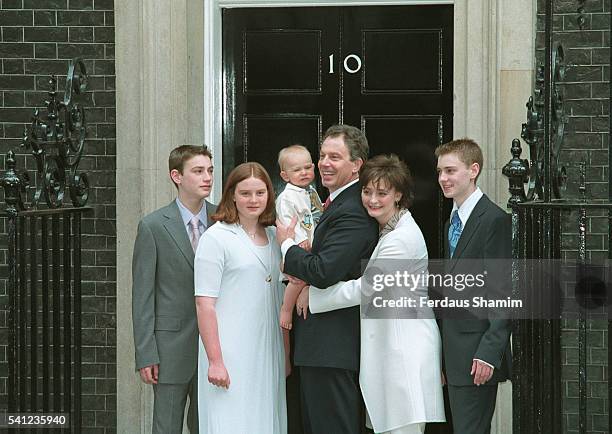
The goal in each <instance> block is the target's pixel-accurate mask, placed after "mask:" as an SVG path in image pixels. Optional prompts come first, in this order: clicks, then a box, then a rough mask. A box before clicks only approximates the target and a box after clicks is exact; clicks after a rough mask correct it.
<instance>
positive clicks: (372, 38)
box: [223, 5, 453, 434]
mask: <svg viewBox="0 0 612 434" xmlns="http://www.w3.org/2000/svg"><path fill="white" fill-rule="evenodd" d="M223 82H224V95H223V101H224V106H223V178H224V179H225V178H226V176H227V174H228V173H229V171H231V169H233V168H234V167H235V166H236V165H238V164H240V163H243V162H245V161H257V162H259V163H261V164H262V165H263V166H264V167H265V168H266V169H267V170H268V172H269V173H270V176H271V177H272V181H273V183H274V185H275V188H276V189H277V191H276V193H277V194H278V193H279V192H280V191H281V190H282V188H283V182H282V180H281V179H280V176H279V168H278V165H277V162H276V159H277V154H278V151H279V150H280V149H281V148H283V147H285V146H288V145H291V144H296V143H299V144H302V145H304V146H306V147H307V148H308V149H309V150H310V152H311V154H312V157H313V161H315V162H316V160H317V159H318V146H319V143H320V138H321V135H322V133H323V132H324V131H325V129H326V128H327V127H329V126H330V125H332V124H336V123H346V124H350V125H354V126H357V127H360V128H361V129H362V130H363V131H364V132H365V133H366V136H367V137H368V141H369V143H370V155H371V156H373V155H377V154H381V153H389V152H393V153H396V154H397V155H399V156H400V158H402V159H403V160H404V161H406V163H407V164H408V166H409V167H410V169H411V171H412V173H413V175H414V178H415V184H416V191H415V202H414V205H413V207H412V209H411V211H412V213H413V215H414V216H415V219H416V221H417V223H418V224H419V226H420V227H421V229H422V231H423V234H424V236H425V239H426V241H427V247H428V251H429V256H430V257H431V258H439V257H441V256H442V252H443V251H442V240H443V238H442V236H443V235H442V227H443V222H444V220H445V219H446V218H448V215H449V213H450V204H449V203H448V202H447V201H444V200H443V197H442V195H441V194H440V191H439V187H438V184H437V179H436V170H435V167H436V161H435V157H434V154H433V151H434V149H435V147H436V146H437V145H438V144H440V143H443V142H445V141H449V140H451V139H452V135H453V134H452V133H453V131H452V121H453V112H452V108H453V8H452V6H451V5H437V6H380V7H378V6H377V7H319V8H252V9H225V10H224V11H223ZM317 182H320V181H319V180H318V177H317ZM318 187H319V194H320V195H321V197H322V198H323V199H325V198H326V197H327V195H328V192H327V191H326V190H325V189H324V188H322V187H321V185H320V184H319V185H318ZM292 377H293V378H292ZM290 380H291V381H290V382H289V384H290V387H289V389H290V390H289V392H288V398H289V400H290V401H293V402H290V408H289V412H290V432H291V433H292V434H294V433H298V432H300V430H299V425H300V424H299V419H298V420H296V418H299V416H298V415H297V414H296V413H295V412H296V411H297V409H296V407H295V406H294V405H293V404H295V401H296V399H295V398H296V397H295V393H296V391H295V389H293V387H292V386H291V383H293V381H295V376H294V375H292V376H291V377H290ZM431 428H434V426H432V427H431ZM439 428H441V427H439ZM442 431H443V430H442V429H440V431H439V432H442ZM428 432H433V431H430V429H429V427H428Z"/></svg>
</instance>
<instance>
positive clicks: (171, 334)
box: [132, 201, 216, 383]
mask: <svg viewBox="0 0 612 434" xmlns="http://www.w3.org/2000/svg"><path fill="white" fill-rule="evenodd" d="M215 210H216V207H215V206H214V205H212V204H210V203H208V202H206V212H207V215H208V227H210V225H212V224H213V223H214V222H213V221H212V220H210V216H211V215H212V214H213V213H214V212H215ZM193 258H194V252H193V249H192V247H191V243H190V242H189V237H188V235H187V230H186V229H185V225H184V224H183V220H182V218H181V213H180V211H179V208H178V205H177V204H176V202H175V201H172V202H171V203H170V204H169V205H167V206H165V207H163V208H160V209H158V210H157V211H154V212H152V213H151V214H149V215H147V216H145V217H144V218H143V219H142V220H141V221H140V224H139V225H138V234H137V235H136V242H135V243H134V257H133V260H132V322H133V326H134V349H135V351H136V369H140V368H143V367H145V366H150V365H154V364H159V382H160V383H186V382H188V381H190V380H191V378H192V377H193V376H194V375H195V373H196V372H197V362H198V322H197V317H196V309H195V298H194V289H193Z"/></svg>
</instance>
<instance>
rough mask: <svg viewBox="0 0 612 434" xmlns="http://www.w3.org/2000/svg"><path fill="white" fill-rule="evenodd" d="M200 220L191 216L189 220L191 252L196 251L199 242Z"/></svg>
mask: <svg viewBox="0 0 612 434" xmlns="http://www.w3.org/2000/svg"><path fill="white" fill-rule="evenodd" d="M199 223H200V219H199V218H198V216H195V215H194V216H193V218H192V219H191V220H189V227H190V228H191V239H190V240H189V241H191V248H192V249H193V252H194V253H195V251H196V250H197V249H198V241H200V228H199Z"/></svg>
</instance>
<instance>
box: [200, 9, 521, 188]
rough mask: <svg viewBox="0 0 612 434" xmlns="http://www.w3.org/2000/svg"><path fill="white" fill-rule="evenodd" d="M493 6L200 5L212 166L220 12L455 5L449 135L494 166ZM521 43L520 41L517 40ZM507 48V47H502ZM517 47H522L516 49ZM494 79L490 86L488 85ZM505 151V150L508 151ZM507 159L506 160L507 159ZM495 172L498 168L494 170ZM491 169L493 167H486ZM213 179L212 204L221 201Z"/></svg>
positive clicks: (218, 156) (486, 182)
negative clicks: (474, 146) (476, 148)
mask: <svg viewBox="0 0 612 434" xmlns="http://www.w3.org/2000/svg"><path fill="white" fill-rule="evenodd" d="M491 3H496V2H490V1H489V0H386V1H372V0H346V1H342V0H298V1H287V0H204V65H203V66H204V68H203V70H204V142H205V143H207V144H211V143H212V144H213V146H212V149H213V153H214V155H215V162H216V164H218V165H219V166H220V167H222V165H223V146H222V143H223V110H220V109H219V108H220V107H223V88H224V83H223V69H222V61H221V59H222V10H223V9H226V8H245V7H304V6H309V7H325V6H391V5H395V6H398V5H400V6H423V5H448V4H452V5H454V35H453V45H454V56H453V58H454V65H453V92H454V102H453V135H454V137H464V136H465V137H471V138H473V139H475V140H476V141H477V142H478V143H480V144H481V146H482V147H483V153H484V155H485V161H488V162H497V161H498V160H499V156H498V148H499V146H498V143H499V136H500V134H499V132H500V128H499V123H498V120H499V116H498V114H499V107H498V104H497V94H498V92H499V74H497V71H498V70H499V68H498V66H499V59H498V45H499V42H500V36H499V34H498V31H497V30H498V20H497V19H496V18H495V17H496V13H495V12H496V10H495V9H496V7H497V6H496V4H491ZM517 39H520V38H517ZM506 45H507V44H506ZM519 45H520V44H519ZM490 78H493V79H492V80H489V79H490ZM508 148H509V146H508ZM508 155H509V154H508ZM493 166H497V164H494V165H493ZM489 167H491V164H490V165H489ZM217 173H218V176H219V178H218V179H215V183H214V188H213V195H212V198H213V200H219V198H220V197H221V186H222V182H223V181H222V179H221V178H220V175H221V173H220V171H219V172H217ZM494 175H495V173H494V171H492V170H484V171H483V173H482V175H481V176H480V181H479V185H480V187H481V188H482V189H483V191H485V192H488V193H489V195H490V196H491V197H493V198H496V197H497V194H496V192H497V191H498V190H499V185H498V183H499V179H498V178H499V176H494Z"/></svg>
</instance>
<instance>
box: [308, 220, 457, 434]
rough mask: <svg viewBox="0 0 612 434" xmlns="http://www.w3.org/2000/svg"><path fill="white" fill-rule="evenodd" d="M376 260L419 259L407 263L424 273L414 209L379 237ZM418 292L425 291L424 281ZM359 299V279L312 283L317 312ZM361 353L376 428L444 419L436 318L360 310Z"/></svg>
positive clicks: (421, 240)
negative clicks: (368, 314) (366, 314)
mask: <svg viewBox="0 0 612 434" xmlns="http://www.w3.org/2000/svg"><path fill="white" fill-rule="evenodd" d="M373 259H376V260H381V259H411V260H418V259H420V260H422V261H407V262H405V263H406V264H407V266H414V267H418V266H419V265H417V264H422V267H423V268H422V269H414V270H407V271H408V272H410V273H417V274H420V273H421V272H426V270H427V246H426V245H425V240H424V238H423V234H422V233H421V230H420V228H419V226H418V225H417V224H416V222H415V221H414V219H413V218H412V215H411V214H410V212H407V213H406V214H405V215H404V216H402V218H401V219H400V221H399V222H398V224H397V226H396V228H395V229H394V230H393V231H391V232H390V233H388V234H386V235H385V236H383V237H382V238H381V239H380V240H379V241H378V244H377V245H376V248H375V249H374V252H373V253H372V256H371V257H370V260H373ZM412 264H414V265H412ZM417 291H419V292H420V293H422V294H425V295H426V294H427V288H426V287H424V286H421V287H420V288H417ZM360 301H361V279H357V280H351V281H348V282H339V283H337V284H336V285H333V286H331V287H329V288H326V289H319V288H315V287H312V286H311V287H310V297H309V307H310V310H311V312H313V313H319V312H327V311H330V310H336V309H341V308H345V307H349V306H356V305H360ZM428 317H429V318H433V315H428ZM360 358H361V367H360V372H359V384H360V386H361V392H362V394H363V399H364V401H365V405H366V408H367V410H368V416H369V419H370V421H371V424H372V427H373V428H374V431H375V432H386V431H391V430H394V429H398V428H400V427H403V426H405V425H409V424H416V423H425V422H444V421H445V420H446V419H445V415H444V401H443V397H442V381H441V369H442V367H441V342H440V332H439V330H438V326H437V324H436V321H435V320H434V319H367V318H363V315H362V319H361V356H360Z"/></svg>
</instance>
